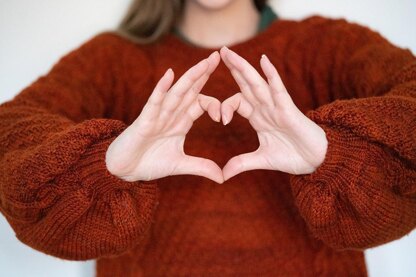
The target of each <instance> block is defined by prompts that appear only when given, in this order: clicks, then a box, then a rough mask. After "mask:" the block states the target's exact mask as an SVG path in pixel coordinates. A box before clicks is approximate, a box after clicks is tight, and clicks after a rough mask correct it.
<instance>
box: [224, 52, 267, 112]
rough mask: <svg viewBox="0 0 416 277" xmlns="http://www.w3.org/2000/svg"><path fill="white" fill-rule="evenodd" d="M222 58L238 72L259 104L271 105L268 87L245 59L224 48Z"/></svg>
mask: <svg viewBox="0 0 416 277" xmlns="http://www.w3.org/2000/svg"><path fill="white" fill-rule="evenodd" d="M224 56H225V59H227V60H228V61H229V63H230V64H231V66H233V67H234V68H235V69H236V70H238V72H239V73H240V75H241V76H242V77H243V78H244V80H245V82H246V83H247V84H248V86H249V87H250V90H251V91H252V92H253V95H254V96H255V97H256V98H257V100H258V101H259V102H261V103H265V104H272V103H273V99H272V98H271V96H270V93H269V85H268V84H267V82H266V81H265V80H264V79H263V77H262V76H261V75H260V74H259V73H258V72H257V70H256V69H255V68H254V67H253V66H252V65H251V64H250V63H249V62H248V61H247V60H246V59H244V58H243V57H241V56H240V55H238V54H237V53H235V52H234V51H232V50H230V49H228V48H226V47H225V49H224Z"/></svg>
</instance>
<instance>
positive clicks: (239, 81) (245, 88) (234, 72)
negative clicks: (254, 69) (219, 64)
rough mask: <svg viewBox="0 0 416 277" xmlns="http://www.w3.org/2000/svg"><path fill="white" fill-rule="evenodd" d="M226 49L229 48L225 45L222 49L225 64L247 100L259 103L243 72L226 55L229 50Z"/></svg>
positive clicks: (254, 103)
mask: <svg viewBox="0 0 416 277" xmlns="http://www.w3.org/2000/svg"><path fill="white" fill-rule="evenodd" d="M226 49H227V48H225V47H223V48H221V50H220V53H221V58H222V60H223V61H224V63H225V65H226V66H227V67H228V69H229V70H230V72H231V75H233V78H234V80H235V81H236V83H237V85H238V87H239V88H240V90H241V92H242V93H243V94H244V96H245V97H246V98H247V100H248V101H249V102H250V103H252V104H253V105H256V104H258V103H259V101H258V100H257V98H256V97H255V96H254V95H253V92H252V91H251V88H250V86H249V84H248V83H247V82H246V80H245V79H244V78H243V76H242V75H241V73H240V72H239V71H238V70H237V69H236V68H235V67H234V66H233V65H232V64H231V62H230V61H229V60H228V58H227V55H226V51H227V50H226Z"/></svg>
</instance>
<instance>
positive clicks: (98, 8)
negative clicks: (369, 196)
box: [0, 0, 416, 277]
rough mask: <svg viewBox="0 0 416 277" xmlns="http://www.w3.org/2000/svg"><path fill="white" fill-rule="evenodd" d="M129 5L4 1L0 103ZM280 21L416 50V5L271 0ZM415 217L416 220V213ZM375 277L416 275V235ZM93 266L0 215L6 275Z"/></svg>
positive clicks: (376, 267) (97, 0)
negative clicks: (341, 22) (53, 250)
mask: <svg viewBox="0 0 416 277" xmlns="http://www.w3.org/2000/svg"><path fill="white" fill-rule="evenodd" d="M129 3H130V0H117V1H116V0H88V1H85V0H71V1H64V0H36V1H30V0H13V1H10V0H0V103H2V102H4V101H6V100H9V99H11V98H13V96H15V95H16V94H17V93H19V92H20V91H21V90H22V89H23V88H25V87H26V86H28V85H29V84H30V83H31V82H33V81H34V80H35V79H36V78H37V77H39V76H40V75H42V74H45V73H46V72H48V71H49V69H50V68H51V66H52V65H53V64H54V63H55V62H57V60H58V59H59V58H60V57H62V56H63V55H64V54H66V53H67V52H69V51H70V50H72V49H74V48H75V47H78V46H79V45H80V44H82V43H83V42H85V41H86V40H88V39H89V38H91V37H92V36H93V35H95V34H96V33H98V32H100V31H102V30H105V29H109V28H113V27H115V26H116V25H117V23H118V22H119V20H120V19H121V17H122V16H123V14H124V12H125V11H126V9H127V6H128V5H129ZM270 4H271V6H272V7H273V8H274V10H275V11H276V13H277V14H278V16H279V17H280V18H287V19H302V18H304V17H307V16H310V15H312V14H320V15H324V16H328V17H334V18H339V17H343V18H346V19H348V20H349V21H351V22H356V23H360V24H362V25H366V26H368V27H370V28H371V29H373V30H376V31H378V32H380V33H381V34H382V35H383V36H385V37H386V38H388V39H389V40H390V41H391V42H393V43H394V44H395V45H397V46H399V47H402V48H408V49H410V50H412V52H413V53H414V54H415V53H416V31H415V27H416V16H415V13H416V1H415V0H395V1H393V0H336V1H334V0H314V1H310V0H271V1H270ZM415 216H416V215H415ZM365 254H366V262H367V267H368V270H369V275H370V276H371V277H382V276H386V277H387V276H389V277H393V276H394V277H396V276H401V277H407V276H408V277H411V276H416V230H415V231H413V232H412V233H410V234H409V235H407V236H405V237H403V238H402V239H400V240H396V241H394V242H391V243H388V244H385V245H383V246H380V247H376V248H372V249H369V250H367V251H366V252H365ZM94 266H95V263H94V261H88V262H71V261H65V260H61V259H58V258H54V257H51V256H47V255H45V254H42V253H39V252H37V251H35V250H33V249H31V248H29V247H28V246H26V245H24V244H22V243H20V242H19V241H18V240H17V239H16V237H15V235H14V232H13V230H12V229H11V228H10V226H9V224H8V223H7V221H6V220H5V218H4V217H3V216H2V215H0V269H1V271H0V276H19V277H20V276H22V277H25V276H57V275H59V276H80V277H87V276H89V277H91V276H94V273H95V268H94Z"/></svg>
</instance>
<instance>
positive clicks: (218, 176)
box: [171, 155, 224, 184]
mask: <svg viewBox="0 0 416 277" xmlns="http://www.w3.org/2000/svg"><path fill="white" fill-rule="evenodd" d="M184 174H190V175H198V176H202V177H205V178H208V179H211V180H212V181H214V182H217V183H219V184H222V183H223V182H224V178H223V176H222V170H221V168H220V167H219V166H218V165H217V164H216V163H215V162H213V161H211V160H209V159H204V158H200V157H195V156H190V155H184V156H183V158H182V159H180V160H179V161H178V164H177V166H176V167H175V169H174V171H173V172H172V174H171V175H184Z"/></svg>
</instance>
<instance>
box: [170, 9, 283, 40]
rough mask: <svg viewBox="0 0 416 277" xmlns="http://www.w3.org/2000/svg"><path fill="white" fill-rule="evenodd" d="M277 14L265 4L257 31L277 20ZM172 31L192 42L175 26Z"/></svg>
mask: <svg viewBox="0 0 416 277" xmlns="http://www.w3.org/2000/svg"><path fill="white" fill-rule="evenodd" d="M277 19H278V16H277V14H276V13H275V12H274V11H273V9H272V8H271V7H270V6H269V5H265V6H264V8H263V9H262V10H261V11H260V21H259V25H258V27H257V32H258V33H259V32H261V31H263V30H265V29H266V28H267V27H268V26H269V25H270V24H271V23H272V22H273V21H275V20H277ZM173 33H174V34H175V35H176V36H177V37H179V38H180V39H182V40H183V41H184V42H186V43H189V44H193V43H192V42H190V41H189V40H188V39H187V38H186V37H185V36H184V35H183V34H182V33H181V32H180V31H179V30H178V29H177V28H174V29H173Z"/></svg>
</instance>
